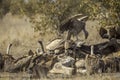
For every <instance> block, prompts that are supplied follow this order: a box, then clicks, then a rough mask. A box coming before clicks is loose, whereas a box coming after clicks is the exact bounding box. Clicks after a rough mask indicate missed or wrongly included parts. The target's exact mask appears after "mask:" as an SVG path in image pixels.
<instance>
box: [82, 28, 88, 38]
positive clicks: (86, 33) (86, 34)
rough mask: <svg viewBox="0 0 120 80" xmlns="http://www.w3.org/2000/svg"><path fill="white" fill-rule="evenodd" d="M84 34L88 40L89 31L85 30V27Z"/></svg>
mask: <svg viewBox="0 0 120 80" xmlns="http://www.w3.org/2000/svg"><path fill="white" fill-rule="evenodd" d="M83 32H84V34H85V39H87V38H88V35H89V34H88V31H87V30H86V29H85V26H84V27H83Z"/></svg>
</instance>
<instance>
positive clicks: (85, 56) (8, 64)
mask: <svg viewBox="0 0 120 80" xmlns="http://www.w3.org/2000/svg"><path fill="white" fill-rule="evenodd" d="M78 16H80V17H81V18H80V19H78ZM87 19H88V16H83V15H81V14H78V15H76V16H73V17H71V18H69V19H68V20H66V21H64V22H63V23H62V24H61V25H60V27H59V31H60V34H62V33H64V32H65V31H66V32H67V33H66V37H64V38H57V39H54V40H53V41H51V42H50V43H49V44H48V45H47V46H46V47H45V48H46V49H44V46H43V43H42V41H38V43H39V44H40V45H41V49H37V51H36V52H33V51H32V50H29V51H28V55H24V56H23V57H20V58H18V59H15V58H14V56H13V55H11V54H9V50H10V48H11V47H12V44H9V45H8V48H7V53H6V54H2V53H0V71H1V72H9V73H18V72H21V71H25V72H27V73H29V74H30V75H31V76H30V77H31V78H50V77H51V76H52V75H55V74H63V75H66V76H71V75H75V74H86V75H92V74H96V73H98V74H99V73H100V74H101V73H109V72H120V56H110V57H108V55H110V54H113V53H114V52H117V51H119V50H120V40H119V39H120V33H119V28H109V30H106V29H105V28H101V29H100V31H99V33H100V36H101V37H102V38H107V39H108V40H109V41H106V42H104V43H100V44H95V45H85V44H84V43H85V42H81V41H80V40H79V39H78V37H77V35H78V34H79V33H80V32H81V31H83V32H84V34H85V39H87V37H88V36H89V35H88V32H87V30H86V29H85V22H86V20H87ZM71 36H73V37H76V40H72V39H71Z"/></svg>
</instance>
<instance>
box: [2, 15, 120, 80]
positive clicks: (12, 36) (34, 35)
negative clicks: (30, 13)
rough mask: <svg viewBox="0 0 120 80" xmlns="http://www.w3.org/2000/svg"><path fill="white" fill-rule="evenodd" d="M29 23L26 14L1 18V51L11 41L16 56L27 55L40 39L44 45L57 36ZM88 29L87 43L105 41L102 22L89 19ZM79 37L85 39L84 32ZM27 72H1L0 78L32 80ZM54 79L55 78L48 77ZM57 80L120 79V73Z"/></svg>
mask: <svg viewBox="0 0 120 80" xmlns="http://www.w3.org/2000/svg"><path fill="white" fill-rule="evenodd" d="M31 25H32V24H30V23H29V19H28V18H27V17H25V16H22V17H21V16H15V15H14V16H13V15H11V14H10V13H9V14H7V15H6V16H5V17H4V18H3V19H0V53H2V54H5V53H6V48H7V45H8V44H9V43H13V47H12V48H11V50H10V54H12V55H13V56H14V57H15V58H18V57H20V56H23V55H26V54H27V53H28V50H30V49H32V50H33V51H35V50H36V48H39V47H40V46H39V44H38V43H37V41H38V40H43V42H44V46H45V45H46V44H47V43H48V42H49V41H50V40H51V39H54V38H55V35H54V34H49V35H48V34H46V35H45V36H41V35H39V32H34V29H33V28H32V27H31ZM86 27H87V30H88V32H89V37H88V39H87V40H85V41H86V44H89V45H92V44H97V43H100V42H104V41H106V40H103V39H102V38H101V37H100V35H99V33H98V30H99V27H100V24H99V23H98V21H87V24H86ZM79 38H80V39H81V40H84V36H83V32H82V33H80V35H79ZM29 76H30V75H29V74H27V73H0V80H30V78H29ZM48 80H53V79H48ZM55 80H120V73H111V74H103V75H101V76H100V75H93V76H81V75H77V76H73V77H72V78H64V77H63V78H59V77H58V78H55Z"/></svg>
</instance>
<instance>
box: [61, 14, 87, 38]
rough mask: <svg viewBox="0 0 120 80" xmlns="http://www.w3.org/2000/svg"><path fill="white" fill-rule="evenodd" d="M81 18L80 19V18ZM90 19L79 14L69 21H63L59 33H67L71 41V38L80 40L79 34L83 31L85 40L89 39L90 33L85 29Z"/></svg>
mask: <svg viewBox="0 0 120 80" xmlns="http://www.w3.org/2000/svg"><path fill="white" fill-rule="evenodd" d="M79 17H80V18H79ZM87 19H88V16H83V15H81V14H77V15H75V16H72V17H70V18H69V19H67V20H65V21H63V22H62V23H61V24H60V26H59V32H60V34H62V33H64V32H65V31H67V32H68V33H67V34H68V36H69V39H70V37H71V36H74V37H76V39H78V34H79V33H80V32H81V31H82V30H83V32H84V34H85V39H87V37H88V32H87V30H86V28H85V25H86V23H85V22H86V21H87Z"/></svg>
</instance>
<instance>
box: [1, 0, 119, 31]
mask: <svg viewBox="0 0 120 80" xmlns="http://www.w3.org/2000/svg"><path fill="white" fill-rule="evenodd" d="M0 1H1V5H0V15H1V16H3V15H5V14H6V13H7V12H11V13H12V14H20V15H21V14H22V15H26V16H28V17H29V18H30V22H31V23H32V24H33V27H34V28H35V31H37V30H39V31H41V32H42V33H44V32H46V31H47V32H53V33H54V32H55V31H56V29H57V27H58V26H59V24H60V23H61V22H62V21H63V20H65V19H66V18H68V17H70V16H72V15H74V14H78V13H82V14H84V15H88V16H89V19H93V20H94V19H97V20H99V21H100V24H101V26H104V27H105V26H108V25H114V26H120V0H74V1H73V0H0ZM36 18H37V19H36Z"/></svg>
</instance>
